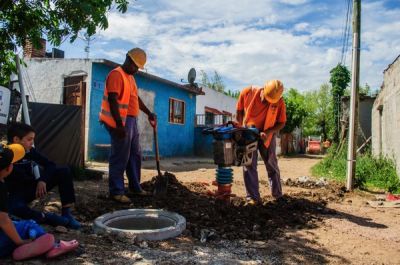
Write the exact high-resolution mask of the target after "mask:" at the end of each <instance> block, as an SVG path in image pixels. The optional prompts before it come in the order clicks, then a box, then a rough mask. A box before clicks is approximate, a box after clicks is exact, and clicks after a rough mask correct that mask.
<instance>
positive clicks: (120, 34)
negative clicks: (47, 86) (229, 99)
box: [60, 0, 400, 91]
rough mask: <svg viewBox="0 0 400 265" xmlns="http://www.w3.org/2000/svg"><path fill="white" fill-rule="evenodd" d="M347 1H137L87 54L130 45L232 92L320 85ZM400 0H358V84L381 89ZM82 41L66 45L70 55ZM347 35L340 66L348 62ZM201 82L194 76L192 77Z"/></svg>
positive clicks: (152, 64)
mask: <svg viewBox="0 0 400 265" xmlns="http://www.w3.org/2000/svg"><path fill="white" fill-rule="evenodd" d="M346 2H347V1H346V0H321V1H317V0H248V1H233V0H213V1H210V0H209V1H197V0H196V1H195V0H179V1H171V0H136V1H131V4H130V7H129V10H128V12H127V13H125V14H119V13H117V12H116V11H115V10H111V11H110V13H109V14H108V18H109V28H108V29H107V30H105V31H99V32H98V33H97V34H96V35H95V36H94V37H95V40H94V41H93V42H92V45H91V47H90V49H91V53H90V57H91V58H106V59H109V60H112V61H115V62H118V63H121V62H122V61H123V59H124V56H125V54H126V52H127V50H129V49H130V48H133V47H137V46H138V47H142V48H143V49H144V50H145V51H146V52H147V54H148V62H147V65H146V71H148V72H149V73H152V74H156V75H158V76H161V77H164V78H167V79H170V80H172V81H175V82H180V80H181V79H182V78H184V79H186V77H187V73H188V71H189V69H190V68H191V67H194V68H196V70H197V71H198V72H199V71H200V70H203V71H205V72H207V73H208V74H209V75H212V73H213V72H214V70H216V71H218V73H219V74H220V75H221V76H222V78H223V80H224V82H225V84H226V86H227V88H228V89H231V90H240V89H242V88H243V87H245V86H248V85H262V84H263V83H264V82H265V81H266V80H269V79H281V80H282V81H283V82H284V84H285V87H294V88H297V89H299V90H301V91H307V90H313V89H318V88H319V87H320V86H321V84H323V83H326V82H328V81H329V71H330V69H332V68H333V67H334V66H336V65H337V63H338V62H339V61H340V59H341V51H342V34H343V28H344V22H345V16H346ZM399 17H400V1H399V0H380V1H377V0H363V1H362V26H361V27H362V34H361V73H360V84H361V85H364V84H365V83H368V84H369V85H370V86H371V87H372V89H373V90H375V89H377V88H379V87H380V85H381V83H382V80H383V74H382V72H383V70H384V69H386V67H387V66H388V65H389V64H390V63H392V62H393V60H394V59H395V58H396V57H397V56H398V55H399V54H400V19H399ZM84 46H85V45H84V43H83V42H82V41H81V40H77V41H76V42H74V43H73V44H70V43H68V41H66V42H64V43H63V44H62V45H61V47H60V48H61V49H63V50H65V52H66V57H68V58H84V57H86V54H85V52H84ZM350 60H351V37H350V42H349V47H348V52H347V54H346V61H345V64H346V65H347V66H348V67H349V68H350V64H351V61H350ZM197 81H199V80H197Z"/></svg>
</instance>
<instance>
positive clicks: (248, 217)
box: [76, 173, 332, 241]
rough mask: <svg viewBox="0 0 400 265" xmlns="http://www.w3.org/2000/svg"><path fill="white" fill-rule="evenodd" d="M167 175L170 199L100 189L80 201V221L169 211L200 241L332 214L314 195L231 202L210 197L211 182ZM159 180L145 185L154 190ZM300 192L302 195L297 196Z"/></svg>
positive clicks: (275, 231) (303, 223)
mask: <svg viewBox="0 0 400 265" xmlns="http://www.w3.org/2000/svg"><path fill="white" fill-rule="evenodd" d="M165 175H166V176H167V177H168V178H169V185H168V193H167V197H161V198H157V197H132V200H133V205H124V206H122V205H119V204H116V203H114V202H112V201H110V200H109V198H107V196H106V195H105V194H106V193H100V194H99V195H98V196H97V197H96V198H92V199H88V200H86V201H85V202H84V203H81V204H80V205H77V207H76V209H77V211H78V213H79V215H80V219H81V220H84V221H88V222H91V221H93V219H95V218H96V217H98V216H100V215H102V214H104V213H106V212H111V211H114V210H119V209H124V208H133V207H134V208H150V209H151V208H157V209H160V208H161V209H166V210H169V211H173V212H177V213H179V214H181V215H183V216H184V217H185V218H186V220H187V230H186V231H185V234H186V235H187V236H193V237H195V238H198V239H202V240H203V241H204V240H211V239H213V238H218V239H220V238H223V239H253V240H263V239H270V238H273V237H276V236H278V235H280V234H281V233H282V232H283V230H285V229H288V228H296V229H300V228H303V227H308V228H309V227H313V226H314V225H315V223H316V222H318V221H319V220H321V217H318V216H320V215H321V213H329V214H331V213H332V212H330V211H329V210H328V209H326V208H325V205H326V203H325V201H324V200H322V199H321V196H315V193H314V194H308V193H307V192H305V193H303V194H296V196H285V197H284V198H283V200H280V201H279V202H276V201H273V200H272V199H271V198H268V197H266V198H263V205H259V206H245V200H244V199H243V198H232V200H231V203H227V202H225V201H221V200H217V199H215V198H214V197H212V196H208V195H207V191H208V186H207V185H205V184H203V183H190V184H187V185H186V186H185V185H183V184H182V183H181V182H179V181H178V180H177V179H176V177H175V176H174V175H173V174H170V173H166V174H165ZM154 182H155V178H153V179H152V180H151V181H148V182H145V183H143V184H142V186H143V188H144V189H145V190H148V191H152V190H153V187H154ZM298 195H301V196H298Z"/></svg>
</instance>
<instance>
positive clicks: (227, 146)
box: [203, 123, 259, 201]
mask: <svg viewBox="0 0 400 265" xmlns="http://www.w3.org/2000/svg"><path fill="white" fill-rule="evenodd" d="M203 134H207V135H212V136H213V139H214V140H213V157H214V163H215V164H216V165H218V168H217V169H216V180H215V182H213V183H214V185H216V186H217V187H218V190H217V191H216V192H215V193H214V195H215V196H216V197H217V198H219V199H222V200H226V201H229V200H230V197H232V196H234V195H233V194H232V183H233V169H232V166H250V165H251V162H252V159H253V153H254V151H256V150H257V145H258V139H259V132H258V130H257V129H256V128H245V127H234V126H233V124H232V123H228V124H226V125H223V126H220V127H215V128H207V129H204V130H203Z"/></svg>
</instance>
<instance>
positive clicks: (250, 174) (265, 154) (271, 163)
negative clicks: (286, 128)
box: [243, 135, 282, 201]
mask: <svg viewBox="0 0 400 265" xmlns="http://www.w3.org/2000/svg"><path fill="white" fill-rule="evenodd" d="M258 151H260V155H261V157H262V159H263V161H264V164H265V167H266V169H267V173H268V180H269V186H270V189H271V193H272V196H273V197H274V198H279V197H281V196H282V185H281V174H280V171H279V167H278V159H277V157H276V136H275V135H274V136H273V137H272V140H271V144H270V145H269V147H268V148H266V147H265V146H264V143H262V142H259V143H258ZM257 159H258V153H257V151H254V153H253V160H252V163H251V165H250V166H247V167H243V176H244V184H245V186H246V193H247V198H249V199H250V198H251V199H253V200H256V201H259V200H261V198H260V191H259V185H258V172H257Z"/></svg>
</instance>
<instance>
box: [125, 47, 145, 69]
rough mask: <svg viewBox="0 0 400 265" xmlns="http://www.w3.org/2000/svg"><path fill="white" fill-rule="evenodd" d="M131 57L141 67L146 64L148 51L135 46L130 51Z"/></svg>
mask: <svg viewBox="0 0 400 265" xmlns="http://www.w3.org/2000/svg"><path fill="white" fill-rule="evenodd" d="M128 55H129V57H130V58H131V59H132V61H133V62H134V63H135V64H136V65H137V67H139V68H140V69H143V68H144V65H145V64H146V53H145V52H144V51H143V50H142V49H140V48H133V49H132V50H130V51H129V52H128Z"/></svg>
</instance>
